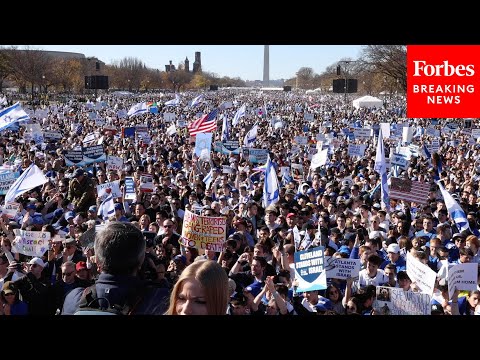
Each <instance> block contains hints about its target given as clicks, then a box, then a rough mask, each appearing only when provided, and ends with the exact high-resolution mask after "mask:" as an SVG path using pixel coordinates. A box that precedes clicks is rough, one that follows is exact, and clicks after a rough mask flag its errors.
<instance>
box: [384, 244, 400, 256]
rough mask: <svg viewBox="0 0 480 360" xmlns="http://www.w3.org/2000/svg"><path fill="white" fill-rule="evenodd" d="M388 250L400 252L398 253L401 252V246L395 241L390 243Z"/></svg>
mask: <svg viewBox="0 0 480 360" xmlns="http://www.w3.org/2000/svg"><path fill="white" fill-rule="evenodd" d="M387 252H389V253H390V252H391V253H395V254H398V253H400V246H399V245H398V244H395V243H393V244H390V245H388V247H387Z"/></svg>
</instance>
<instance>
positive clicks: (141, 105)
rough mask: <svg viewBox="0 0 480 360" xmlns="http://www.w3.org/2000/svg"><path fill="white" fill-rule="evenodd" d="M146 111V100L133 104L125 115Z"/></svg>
mask: <svg viewBox="0 0 480 360" xmlns="http://www.w3.org/2000/svg"><path fill="white" fill-rule="evenodd" d="M147 111H148V106H147V103H146V102H142V103H137V104H135V105H133V106H132V107H131V108H130V110H128V113H127V115H128V116H135V115H140V114H144V113H146V112H147Z"/></svg>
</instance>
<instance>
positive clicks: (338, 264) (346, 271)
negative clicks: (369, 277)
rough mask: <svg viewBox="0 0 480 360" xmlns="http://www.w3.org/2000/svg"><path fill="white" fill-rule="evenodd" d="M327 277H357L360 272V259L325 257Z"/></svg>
mask: <svg viewBox="0 0 480 360" xmlns="http://www.w3.org/2000/svg"><path fill="white" fill-rule="evenodd" d="M325 271H326V273H327V279H332V278H333V279H348V278H349V277H357V276H358V273H359V272H360V259H344V258H333V257H331V256H326V257H325Z"/></svg>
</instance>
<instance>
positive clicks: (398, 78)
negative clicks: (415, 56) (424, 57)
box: [361, 45, 407, 91]
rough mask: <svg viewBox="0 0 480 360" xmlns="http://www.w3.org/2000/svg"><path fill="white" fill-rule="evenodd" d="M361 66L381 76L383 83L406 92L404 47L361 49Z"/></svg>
mask: <svg viewBox="0 0 480 360" xmlns="http://www.w3.org/2000/svg"><path fill="white" fill-rule="evenodd" d="M361 60H362V63H363V64H362V66H363V67H364V68H365V69H368V70H369V71H371V72H373V73H378V74H382V75H383V76H384V79H385V82H387V83H388V84H392V85H391V86H390V87H392V86H396V84H398V86H400V87H401V88H402V89H403V91H406V90H407V47H406V46H405V45H366V46H363V47H362V56H361Z"/></svg>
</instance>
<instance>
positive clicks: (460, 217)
mask: <svg viewBox="0 0 480 360" xmlns="http://www.w3.org/2000/svg"><path fill="white" fill-rule="evenodd" d="M437 185H438V187H439V188H440V192H441V193H442V196H443V200H444V201H445V206H446V207H447V210H448V214H449V215H450V218H451V219H452V220H453V221H454V222H455V225H457V228H458V231H460V232H461V231H464V230H470V225H469V224H468V220H467V215H466V214H465V211H463V209H462V208H461V206H460V205H458V203H457V202H456V201H455V199H454V198H453V197H452V195H451V194H450V193H449V192H448V191H447V190H445V188H444V187H443V185H442V183H441V182H440V181H438V182H437Z"/></svg>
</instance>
